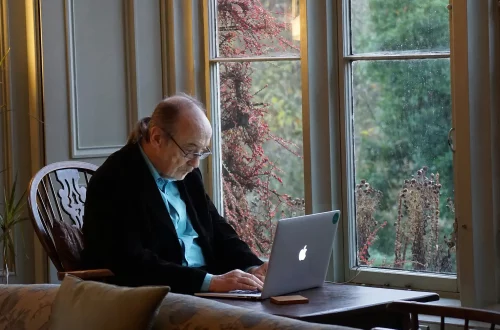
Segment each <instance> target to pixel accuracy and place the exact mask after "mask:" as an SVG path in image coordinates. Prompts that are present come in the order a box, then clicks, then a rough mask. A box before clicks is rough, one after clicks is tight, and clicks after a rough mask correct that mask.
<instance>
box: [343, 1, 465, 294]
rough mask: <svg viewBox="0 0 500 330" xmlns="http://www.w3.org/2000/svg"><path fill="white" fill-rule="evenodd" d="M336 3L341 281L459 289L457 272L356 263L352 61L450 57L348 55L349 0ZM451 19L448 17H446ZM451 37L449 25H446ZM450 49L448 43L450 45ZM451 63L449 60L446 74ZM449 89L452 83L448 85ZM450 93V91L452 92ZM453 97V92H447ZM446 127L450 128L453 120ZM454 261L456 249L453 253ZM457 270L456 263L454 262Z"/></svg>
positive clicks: (439, 54) (446, 290)
mask: <svg viewBox="0 0 500 330" xmlns="http://www.w3.org/2000/svg"><path fill="white" fill-rule="evenodd" d="M335 1H336V2H337V22H338V35H337V37H338V44H339V47H338V53H339V55H338V59H339V63H338V68H339V86H338V89H339V95H341V96H342V97H340V98H339V101H340V109H343V111H341V116H342V120H341V125H342V127H341V132H342V134H341V139H342V142H341V144H342V145H343V146H345V148H344V150H343V151H341V152H342V160H343V163H342V165H343V166H342V178H341V180H342V181H343V182H344V184H343V185H342V187H343V191H342V196H343V209H344V210H347V212H344V221H346V223H347V226H346V228H345V230H344V232H343V235H344V242H345V246H344V273H345V281H347V282H351V283H356V284H367V285H374V286H383V287H395V288H406V289H417V290H432V291H439V292H441V293H443V294H445V295H446V294H448V295H454V294H457V293H458V292H459V278H458V274H457V275H447V274H438V273H419V272H411V271H404V270H396V269H394V270H391V269H381V268H369V267H358V266H356V252H357V247H356V219H355V214H356V212H355V200H354V185H355V182H354V172H353V171H354V161H353V157H354V153H353V151H352V146H353V141H352V138H353V135H352V134H353V132H352V127H351V125H349V123H350V122H351V118H352V117H351V113H352V69H351V67H352V63H353V62H354V61H356V60H379V61H383V60H394V59H401V60H411V59H427V58H429V59H432V58H450V57H451V55H450V52H437V51H435V52H422V53H416V54H405V55H396V56H394V55H373V54H372V55H351V54H350V53H349V50H350V49H351V47H350V46H351V44H350V42H351V40H350V15H349V14H350V13H349V10H350V0H335ZM450 22H451V20H450ZM450 40H451V26H450ZM450 48H451V46H450ZM451 70H452V66H451V63H450V74H451ZM450 89H452V86H450ZM452 92H453V91H452ZM451 98H452V99H453V95H451ZM454 111H455V110H454V108H453V106H452V118H454V117H455V114H454ZM450 127H454V125H453V119H452V123H450ZM453 165H454V172H456V161H455V160H454V164H453ZM457 263H458V252H457ZM457 272H458V265H457Z"/></svg>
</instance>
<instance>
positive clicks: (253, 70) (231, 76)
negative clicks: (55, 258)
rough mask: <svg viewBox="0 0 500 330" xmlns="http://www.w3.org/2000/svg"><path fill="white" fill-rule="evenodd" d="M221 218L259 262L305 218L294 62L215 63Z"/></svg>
mask: <svg viewBox="0 0 500 330" xmlns="http://www.w3.org/2000/svg"><path fill="white" fill-rule="evenodd" d="M219 73H220V82H221V85H220V102H221V104H220V107H221V129H222V163H223V165H222V172H223V192H224V215H225V217H226V219H228V221H229V222H230V223H231V224H232V225H233V226H234V227H235V229H236V231H237V232H238V234H239V235H240V236H241V237H242V238H243V239H244V240H245V241H246V242H247V243H248V244H249V245H250V246H251V248H252V249H253V250H254V251H255V252H256V253H257V254H259V255H261V256H268V253H269V252H270V247H271V243H272V242H271V238H272V237H273V234H274V229H275V224H276V221H275V220H277V219H279V218H281V217H291V216H295V215H301V214H304V165H303V160H302V154H303V153H302V91H301V79H300V61H279V62H253V63H250V62H243V63H220V64H219Z"/></svg>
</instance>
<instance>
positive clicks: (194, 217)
mask: <svg viewBox="0 0 500 330" xmlns="http://www.w3.org/2000/svg"><path fill="white" fill-rule="evenodd" d="M176 183H177V188H178V189H179V193H180V195H181V198H182V200H183V201H184V203H186V211H187V214H188V216H189V220H190V221H191V225H192V226H193V229H194V230H195V231H196V232H197V233H198V239H197V241H196V242H197V243H198V244H199V245H200V247H201V250H202V251H203V255H204V257H205V261H206V262H207V264H210V263H211V259H212V249H211V246H210V244H209V242H208V240H207V237H208V235H207V232H206V230H205V228H204V227H203V226H202V224H201V222H200V219H199V218H198V212H196V210H195V208H194V205H193V201H192V199H191V195H190V194H189V192H188V191H187V187H186V182H185V181H184V180H183V181H177V182H176ZM208 251H210V253H207V252H208Z"/></svg>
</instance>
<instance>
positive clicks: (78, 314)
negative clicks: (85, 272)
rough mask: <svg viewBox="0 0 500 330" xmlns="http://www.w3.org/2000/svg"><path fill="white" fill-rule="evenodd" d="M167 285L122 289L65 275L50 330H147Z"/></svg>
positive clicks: (53, 306) (164, 294)
mask: <svg viewBox="0 0 500 330" xmlns="http://www.w3.org/2000/svg"><path fill="white" fill-rule="evenodd" d="M169 291H170V288H169V287H167V286H163V287H162V286H158V287H138V288H126V287H118V286H115V285H110V284H104V283H99V282H93V281H83V280H81V279H79V278H77V277H75V276H72V275H66V277H65V278H64V280H63V282H62V284H61V286H60V288H59V292H58V293H57V295H56V298H55V300H54V304H53V305H52V315H51V317H50V329H52V330H59V329H64V330H67V329H72V330H79V329H82V330H84V329H85V330H88V329H93V330H99V329H106V330H114V329H120V330H127V329H133V330H139V329H150V328H151V326H152V324H153V321H154V318H155V317H156V314H157V312H158V308H159V306H160V304H161V302H162V300H163V298H165V296H166V295H167V293H168V292H169Z"/></svg>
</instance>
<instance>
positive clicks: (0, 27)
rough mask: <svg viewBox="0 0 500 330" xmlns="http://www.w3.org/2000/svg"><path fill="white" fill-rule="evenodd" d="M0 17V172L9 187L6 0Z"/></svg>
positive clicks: (10, 124) (0, 0)
mask: <svg viewBox="0 0 500 330" xmlns="http://www.w3.org/2000/svg"><path fill="white" fill-rule="evenodd" d="M0 17H1V18H2V23H1V24H0V35H1V38H2V39H1V42H0V58H3V57H4V56H5V62H4V63H3V67H2V68H1V70H0V81H1V82H2V84H1V89H0V104H1V105H3V108H1V109H0V115H1V116H0V128H1V130H2V132H3V134H2V140H3V148H2V151H3V152H2V154H3V155H2V164H1V165H0V171H2V170H5V172H3V173H2V175H3V178H4V181H3V182H4V185H5V186H7V187H10V186H11V185H12V174H13V173H12V171H13V169H14V158H13V155H12V150H13V147H14V144H13V138H12V136H13V135H12V129H13V114H12V100H11V88H10V86H11V79H10V56H11V55H10V54H9V55H7V56H6V54H7V51H8V50H9V44H10V40H9V29H8V25H9V19H8V7H7V1H6V0H0Z"/></svg>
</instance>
